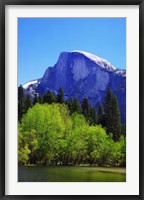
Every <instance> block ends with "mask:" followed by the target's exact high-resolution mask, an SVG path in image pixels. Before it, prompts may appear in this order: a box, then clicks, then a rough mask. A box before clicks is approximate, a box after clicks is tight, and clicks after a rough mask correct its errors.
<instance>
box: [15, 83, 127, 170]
mask: <svg viewBox="0 0 144 200" xmlns="http://www.w3.org/2000/svg"><path fill="white" fill-rule="evenodd" d="M18 122H19V123H18V163H19V165H28V164H34V165H43V166H46V165H72V166H76V165H80V164H86V165H89V166H126V125H125V124H121V121H120V111H119V106H118V101H117V98H116V96H114V94H113V93H112V91H111V90H110V89H108V90H107V93H106V95H105V99H104V101H103V103H102V104H100V105H99V106H98V107H97V108H95V107H92V106H91V105H90V103H89V101H88V99H87V98H84V99H83V101H82V102H81V103H80V102H79V100H78V99H77V98H69V99H65V98H64V92H63V89H62V88H59V90H58V93H57V95H56V94H54V93H53V92H52V91H50V90H48V91H47V92H46V93H45V94H44V95H43V96H40V95H38V94H36V95H35V97H31V96H30V95H29V94H28V95H26V94H25V92H24V89H23V87H22V86H19V87H18Z"/></svg>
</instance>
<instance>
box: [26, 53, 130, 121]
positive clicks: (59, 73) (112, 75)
mask: <svg viewBox="0 0 144 200" xmlns="http://www.w3.org/2000/svg"><path fill="white" fill-rule="evenodd" d="M59 87H62V88H63V90H64V93H65V95H67V96H68V97H73V98H76V97H77V98H78V99H79V101H80V102H82V99H83V98H84V97H87V98H88V99H89V102H90V104H91V105H93V106H96V107H97V106H98V105H99V104H100V103H102V102H103V99H104V96H105V94H106V91H107V89H108V88H111V90H112V91H113V93H114V95H115V96H116V97H117V99H118V103H119V107H120V112H121V120H122V121H123V122H125V121H126V70H118V69H117V68H116V67H114V66H113V65H112V64H111V63H110V62H109V61H107V60H105V59H103V58H100V57H98V56H96V55H93V54H90V53H88V52H84V51H79V50H75V51H72V52H61V53H60V55H59V58H58V60H57V62H56V64H55V65H54V66H53V67H48V68H47V69H46V71H45V73H44V75H43V77H42V78H41V79H40V81H39V82H37V83H36V84H33V85H31V86H30V87H28V88H27V89H26V91H29V92H30V88H31V91H32V93H39V94H40V95H43V94H44V93H45V92H46V91H47V90H48V89H50V90H52V91H57V90H58V89H59Z"/></svg>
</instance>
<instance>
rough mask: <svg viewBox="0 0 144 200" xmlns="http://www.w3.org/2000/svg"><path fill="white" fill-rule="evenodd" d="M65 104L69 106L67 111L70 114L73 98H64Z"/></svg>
mask: <svg viewBox="0 0 144 200" xmlns="http://www.w3.org/2000/svg"><path fill="white" fill-rule="evenodd" d="M65 103H66V105H67V106H68V108H69V111H70V115H71V114H72V113H73V109H72V106H73V99H72V98H69V99H68V100H66V102H65Z"/></svg>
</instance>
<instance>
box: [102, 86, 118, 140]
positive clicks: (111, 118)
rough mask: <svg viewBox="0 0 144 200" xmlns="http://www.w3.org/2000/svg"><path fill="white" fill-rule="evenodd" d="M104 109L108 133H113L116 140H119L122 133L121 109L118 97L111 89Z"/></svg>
mask: <svg viewBox="0 0 144 200" xmlns="http://www.w3.org/2000/svg"><path fill="white" fill-rule="evenodd" d="M104 111H105V125H106V129H107V133H112V134H113V139H114V141H118V140H119V138H120V135H121V122H120V111H119V107H118V101H117V98H116V96H114V95H113V93H112V91H111V90H110V89H108V90H107V93H106V97H105V100H104Z"/></svg>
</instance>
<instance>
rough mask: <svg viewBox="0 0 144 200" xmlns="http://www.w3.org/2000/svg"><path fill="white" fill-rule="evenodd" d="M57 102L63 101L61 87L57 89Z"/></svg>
mask: <svg viewBox="0 0 144 200" xmlns="http://www.w3.org/2000/svg"><path fill="white" fill-rule="evenodd" d="M57 103H61V104H62V103H64V92H63V90H62V88H61V87H60V88H59V90H58V94H57Z"/></svg>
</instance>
